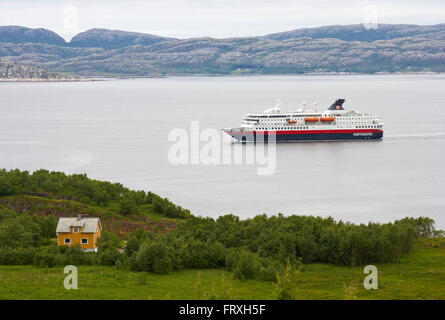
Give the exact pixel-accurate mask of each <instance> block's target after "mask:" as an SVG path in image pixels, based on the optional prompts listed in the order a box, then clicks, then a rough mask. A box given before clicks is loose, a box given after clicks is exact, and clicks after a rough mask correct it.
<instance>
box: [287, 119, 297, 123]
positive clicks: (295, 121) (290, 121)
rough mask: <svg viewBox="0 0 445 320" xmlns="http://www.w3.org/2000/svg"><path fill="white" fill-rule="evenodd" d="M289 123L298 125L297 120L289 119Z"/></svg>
mask: <svg viewBox="0 0 445 320" xmlns="http://www.w3.org/2000/svg"><path fill="white" fill-rule="evenodd" d="M287 123H297V120H291V119H289V120H287Z"/></svg>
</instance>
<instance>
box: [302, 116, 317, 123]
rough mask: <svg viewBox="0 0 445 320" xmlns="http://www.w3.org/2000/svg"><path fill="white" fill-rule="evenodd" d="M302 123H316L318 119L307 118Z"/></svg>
mask: <svg viewBox="0 0 445 320" xmlns="http://www.w3.org/2000/svg"><path fill="white" fill-rule="evenodd" d="M304 121H306V122H317V121H318V117H307V118H304Z"/></svg>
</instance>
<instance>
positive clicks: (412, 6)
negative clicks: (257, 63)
mask: <svg viewBox="0 0 445 320" xmlns="http://www.w3.org/2000/svg"><path fill="white" fill-rule="evenodd" d="M365 19H373V20H372V21H375V19H377V21H378V23H412V24H437V23H445V0H386V1H368V0H335V1H333V0H301V1H296V0H238V1H235V0H145V1H134V0H130V1H124V0H121V1H116V0H71V1H65V0H41V1H38V0H6V1H3V0H0V25H21V26H26V27H31V28H47V29H50V30H53V31H55V32H57V33H58V34H59V35H61V36H62V37H64V38H65V39H66V40H70V39H71V37H72V36H74V35H75V34H76V33H78V32H81V31H85V30H87V29H90V28H107V29H119V30H127V31H138V32H145V33H152V34H157V35H161V36H169V37H178V38H189V37H203V36H209V37H217V38H222V37H238V36H255V35H264V34H268V33H273V32H281V31H287V30H292V29H296V28H301V27H314V26H322V25H331V24H353V23H363V22H364V21H365Z"/></svg>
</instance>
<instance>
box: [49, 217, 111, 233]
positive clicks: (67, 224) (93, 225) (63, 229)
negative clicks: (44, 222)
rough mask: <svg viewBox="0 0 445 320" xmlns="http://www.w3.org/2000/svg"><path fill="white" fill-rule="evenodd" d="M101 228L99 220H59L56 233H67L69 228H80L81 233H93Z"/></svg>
mask: <svg viewBox="0 0 445 320" xmlns="http://www.w3.org/2000/svg"><path fill="white" fill-rule="evenodd" d="M98 226H99V228H102V226H101V224H100V220H99V218H80V219H79V218H59V223H58V224H57V229H56V233H59V232H60V233H69V232H70V229H71V227H82V233H95V232H97V228H98Z"/></svg>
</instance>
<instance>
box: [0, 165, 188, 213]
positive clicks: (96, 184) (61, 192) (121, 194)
mask: <svg viewBox="0 0 445 320" xmlns="http://www.w3.org/2000/svg"><path fill="white" fill-rule="evenodd" d="M12 195H33V196H50V197H55V198H63V199H69V200H75V201H78V202H82V203H86V204H90V205H97V206H104V207H105V206H107V205H109V204H110V202H112V201H116V202H118V203H119V207H118V208H119V213H121V214H124V215H128V214H135V213H137V212H138V207H139V206H145V205H151V206H152V208H153V210H154V211H155V212H157V213H160V214H163V215H165V216H166V217H170V218H185V217H188V216H190V212H189V211H188V210H186V209H183V208H181V207H180V206H176V205H174V204H173V203H172V202H171V201H170V200H168V199H166V198H162V197H160V196H158V195H156V194H154V193H152V192H145V191H133V190H129V189H128V188H125V187H124V186H123V185H122V184H120V183H111V182H106V181H98V180H93V179H89V178H88V177H87V176H86V175H85V174H73V175H67V174H65V173H62V172H49V171H48V170H38V171H35V172H33V173H30V172H28V171H20V170H10V171H7V170H5V169H2V170H0V196H12Z"/></svg>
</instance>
